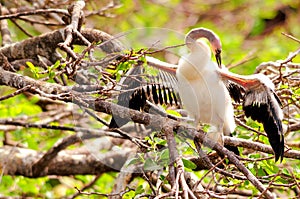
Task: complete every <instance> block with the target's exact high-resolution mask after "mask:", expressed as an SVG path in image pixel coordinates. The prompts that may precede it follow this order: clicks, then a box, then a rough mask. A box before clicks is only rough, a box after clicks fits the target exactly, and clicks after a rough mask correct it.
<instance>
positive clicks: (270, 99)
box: [243, 85, 284, 161]
mask: <svg viewBox="0 0 300 199" xmlns="http://www.w3.org/2000/svg"><path fill="white" fill-rule="evenodd" d="M262 87H263V88H264V89H262V90H261V89H258V91H256V90H250V91H247V92H246V93H245V97H244V103H243V109H244V111H245V115H246V116H247V117H251V118H252V119H253V120H256V121H258V122H261V123H262V124H263V126H264V129H265V131H266V133H267V136H268V138H269V142H270V144H271V146H272V148H273V151H274V153H275V161H277V160H278V159H279V158H280V159H281V161H282V158H283V153H284V137H283V129H282V122H281V120H282V110H281V108H280V101H279V100H278V97H277V95H276V93H275V92H274V91H273V90H271V89H270V88H267V87H265V86H264V85H262Z"/></svg>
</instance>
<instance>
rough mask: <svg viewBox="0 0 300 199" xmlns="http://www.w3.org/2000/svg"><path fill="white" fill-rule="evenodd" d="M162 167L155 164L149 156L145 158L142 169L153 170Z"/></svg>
mask: <svg viewBox="0 0 300 199" xmlns="http://www.w3.org/2000/svg"><path fill="white" fill-rule="evenodd" d="M161 168H162V167H161V166H160V165H158V164H156V162H154V161H153V160H152V159H151V158H148V159H146V161H145V163H144V169H145V170H146V171H154V170H158V169H161Z"/></svg>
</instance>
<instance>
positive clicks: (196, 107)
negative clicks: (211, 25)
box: [176, 27, 284, 162]
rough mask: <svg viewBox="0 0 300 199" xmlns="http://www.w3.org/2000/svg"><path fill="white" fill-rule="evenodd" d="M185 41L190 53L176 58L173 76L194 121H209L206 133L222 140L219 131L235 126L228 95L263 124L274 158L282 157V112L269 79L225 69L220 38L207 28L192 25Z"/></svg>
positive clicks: (228, 130) (228, 133) (261, 75)
mask: <svg viewBox="0 0 300 199" xmlns="http://www.w3.org/2000/svg"><path fill="white" fill-rule="evenodd" d="M200 38H205V39H207V40H208V41H209V43H210V45H211V48H212V51H213V53H214V55H215V58H216V61H217V63H215V62H213V61H212V60H211V49H210V47H209V46H208V44H207V43H205V41H203V40H199V39H200ZM185 44H186V46H187V47H188V49H189V50H190V53H189V54H187V55H185V56H182V57H181V58H180V60H179V62H178V68H177V70H176V77H177V79H178V91H179V95H180V97H181V99H182V103H183V105H184V106H185V109H186V110H187V112H188V113H189V115H190V116H191V117H192V118H194V120H195V123H196V124H197V123H199V122H202V123H208V124H210V125H211V128H210V129H209V131H208V137H209V138H211V139H213V140H215V141H217V142H219V143H220V144H223V134H224V135H230V134H231V133H232V132H233V131H234V129H235V127H236V124H235V120H234V109H233V105H232V102H231V98H232V99H234V100H235V101H238V102H240V101H242V102H243V104H242V105H243V110H244V112H245V115H246V116H247V117H250V118H252V119H253V120H256V121H258V122H261V123H262V124H263V127H264V130H265V132H266V133H267V136H268V139H269V142H270V144H271V147H272V149H273V151H274V154H275V161H276V162H277V161H278V160H279V159H281V161H282V159H283V155H284V136H283V128H282V119H283V113H282V109H281V107H280V106H281V102H280V99H279V98H278V96H277V95H276V93H275V91H274V87H275V86H274V84H273V83H272V81H271V80H270V79H269V78H268V77H267V76H265V75H263V74H253V75H238V74H235V73H232V72H230V71H228V70H227V68H226V67H225V66H224V65H222V62H221V51H222V45H221V41H220V39H219V37H218V36H217V34H215V33H214V32H213V31H211V30H209V29H206V28H202V27H201V28H195V29H192V30H191V31H190V32H188V33H187V35H186V37H185Z"/></svg>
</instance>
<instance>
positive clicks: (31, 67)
mask: <svg viewBox="0 0 300 199" xmlns="http://www.w3.org/2000/svg"><path fill="white" fill-rule="evenodd" d="M26 64H27V66H28V67H29V69H30V71H31V72H32V73H33V75H34V77H35V78H39V74H38V72H39V69H38V68H37V67H35V66H34V65H33V63H31V62H29V61H27V62H26Z"/></svg>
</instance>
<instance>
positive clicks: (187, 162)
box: [182, 158, 197, 169]
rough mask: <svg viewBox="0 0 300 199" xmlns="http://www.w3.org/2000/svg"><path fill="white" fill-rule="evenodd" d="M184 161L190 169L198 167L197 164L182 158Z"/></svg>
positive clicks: (185, 165)
mask: <svg viewBox="0 0 300 199" xmlns="http://www.w3.org/2000/svg"><path fill="white" fill-rule="evenodd" d="M182 162H183V165H184V167H186V168H188V169H196V168H197V165H196V164H195V163H193V162H192V161H190V160H188V159H185V158H182Z"/></svg>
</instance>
